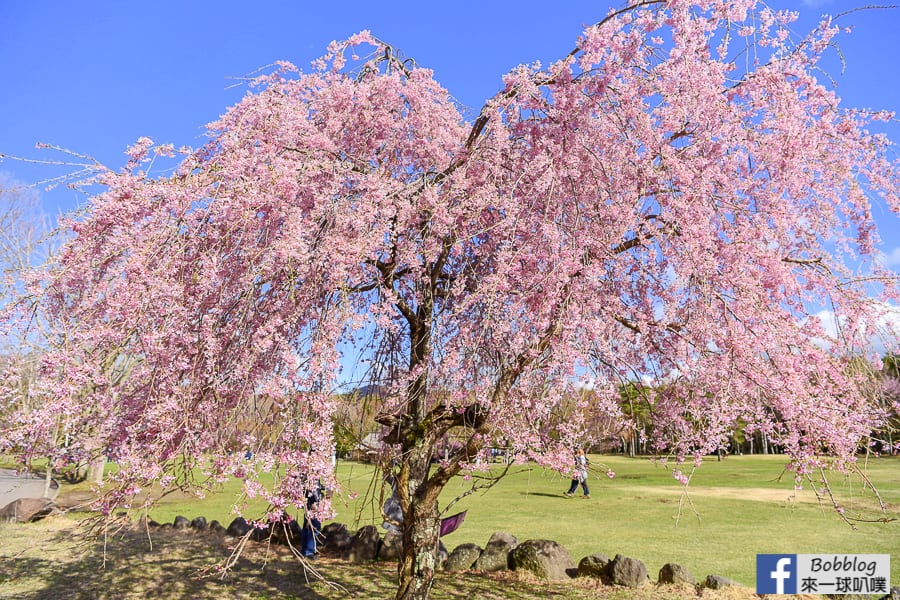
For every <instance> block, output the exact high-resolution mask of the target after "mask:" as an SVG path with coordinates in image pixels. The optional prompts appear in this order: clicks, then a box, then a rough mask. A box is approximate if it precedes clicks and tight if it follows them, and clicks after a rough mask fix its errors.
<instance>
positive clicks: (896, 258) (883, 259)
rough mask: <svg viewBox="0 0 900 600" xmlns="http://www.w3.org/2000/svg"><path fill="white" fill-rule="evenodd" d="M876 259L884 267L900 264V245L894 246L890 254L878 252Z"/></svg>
mask: <svg viewBox="0 0 900 600" xmlns="http://www.w3.org/2000/svg"><path fill="white" fill-rule="evenodd" d="M876 260H877V261H878V262H879V263H880V264H881V265H882V266H885V267H897V266H900V247H897V248H894V249H893V250H892V251H891V253H890V254H885V253H884V252H879V253H878V257H877V258H876Z"/></svg>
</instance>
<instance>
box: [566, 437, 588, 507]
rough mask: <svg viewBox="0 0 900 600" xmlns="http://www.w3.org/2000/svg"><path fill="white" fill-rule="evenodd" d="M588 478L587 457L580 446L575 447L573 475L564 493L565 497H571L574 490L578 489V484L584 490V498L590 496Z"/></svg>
mask: <svg viewBox="0 0 900 600" xmlns="http://www.w3.org/2000/svg"><path fill="white" fill-rule="evenodd" d="M587 478H588V459H587V456H585V455H584V450H582V449H581V448H576V449H575V471H574V476H573V477H572V485H570V486H569V491H568V492H566V493H565V494H564V495H565V496H566V497H567V498H571V497H572V496H574V495H575V490H576V489H578V485H579V484H581V489H582V490H584V496H583V497H584V498H590V497H591V491H590V490H589V489H588V484H587Z"/></svg>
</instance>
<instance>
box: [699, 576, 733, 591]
mask: <svg viewBox="0 0 900 600" xmlns="http://www.w3.org/2000/svg"><path fill="white" fill-rule="evenodd" d="M732 585H734V582H733V581H732V580H730V579H728V578H727V577H722V576H721V575H707V576H706V583H705V586H706V587H708V588H709V589H711V590H721V589H724V588H727V587H729V586H732Z"/></svg>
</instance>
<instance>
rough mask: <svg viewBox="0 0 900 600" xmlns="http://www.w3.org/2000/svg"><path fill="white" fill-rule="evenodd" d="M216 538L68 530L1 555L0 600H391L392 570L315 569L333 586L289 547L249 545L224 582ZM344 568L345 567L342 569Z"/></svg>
mask: <svg viewBox="0 0 900 600" xmlns="http://www.w3.org/2000/svg"><path fill="white" fill-rule="evenodd" d="M230 540H231V538H223V537H221V536H219V535H215V534H209V533H207V534H204V533H195V532H191V531H187V532H175V531H164V532H163V531H155V532H153V549H152V550H151V549H150V544H149V542H148V539H147V535H146V532H139V531H127V532H122V533H120V534H117V535H115V536H110V537H109V539H108V540H107V541H106V544H105V545H106V553H105V556H106V560H105V563H104V541H103V539H98V538H96V537H87V536H81V537H79V538H78V539H77V540H76V539H75V538H73V536H72V534H71V532H69V531H65V532H59V533H56V534H51V538H50V539H45V540H43V541H42V542H40V543H38V544H34V545H33V546H32V547H29V548H25V549H20V550H19V551H10V550H11V548H10V547H8V546H7V545H6V544H4V546H6V547H5V548H3V549H2V550H0V598H32V599H35V600H51V599H53V600H56V599H59V598H73V599H82V598H83V599H88V598H91V599H105V598H109V599H113V598H116V599H117V598H158V599H160V600H162V599H169V598H190V599H191V600H202V599H205V598H210V599H212V598H295V599H303V600H318V599H322V598H337V597H355V598H370V597H371V598H385V597H390V596H393V592H394V589H395V582H394V578H393V571H391V570H390V569H383V568H382V569H376V568H372V569H366V570H362V571H359V570H354V571H347V570H346V569H336V568H335V565H336V564H337V563H339V562H340V561H332V560H328V559H325V560H321V561H318V562H316V563H314V564H313V565H312V567H313V568H314V569H316V570H317V571H318V572H320V573H321V574H322V576H323V577H324V579H326V580H327V581H329V582H330V583H329V584H326V583H324V582H323V581H322V580H321V578H316V576H315V574H313V573H311V572H307V571H306V570H305V569H304V567H303V566H302V565H301V564H300V563H299V562H298V561H297V560H296V559H295V558H294V557H293V556H292V555H291V554H290V553H289V552H288V551H287V549H285V548H271V547H267V546H266V545H265V544H248V545H247V548H246V550H245V552H244V553H243V554H242V556H241V557H240V558H239V559H238V561H237V562H236V564H235V565H234V567H232V569H231V570H230V571H229V573H228V574H227V576H226V577H224V578H223V577H221V576H220V572H219V571H217V570H216V569H215V565H216V564H217V563H218V564H221V563H222V561H223V560H225V559H226V558H227V557H228V556H229V555H230V552H231V549H230V548H229V547H228V545H227V542H228V541H230ZM341 564H344V563H341Z"/></svg>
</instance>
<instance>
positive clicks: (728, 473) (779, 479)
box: [0, 456, 900, 598]
mask: <svg viewBox="0 0 900 600" xmlns="http://www.w3.org/2000/svg"><path fill="white" fill-rule="evenodd" d="M591 458H592V464H593V465H594V466H595V467H596V466H597V465H599V464H600V463H603V464H604V465H605V466H607V467H609V468H611V469H612V470H614V471H615V472H616V477H615V478H614V479H608V478H606V477H605V476H602V475H598V476H594V475H592V477H591V479H590V481H589V483H590V485H591V496H592V498H591V499H589V500H583V499H581V498H580V497H579V496H576V497H575V498H571V499H570V498H565V497H563V496H562V492H563V491H565V489H566V488H567V486H568V479H564V478H563V477H561V476H560V475H559V474H558V473H555V472H550V471H545V470H543V469H540V468H538V467H535V466H528V465H521V466H514V467H512V469H511V472H510V474H509V475H508V476H507V477H506V478H504V479H503V480H501V481H500V482H499V483H498V484H497V485H496V486H494V487H493V488H492V489H491V490H490V491H489V492H487V493H481V492H476V493H474V494H471V495H469V496H467V497H465V498H463V499H462V500H460V501H459V502H458V504H456V505H455V506H453V507H452V508H451V509H450V512H451V513H453V512H458V511H460V510H468V515H467V519H466V522H465V523H464V524H463V526H462V527H461V528H460V529H459V530H457V531H456V532H454V533H452V534H450V535H448V536H446V537H445V538H443V540H444V543H445V545H446V546H447V547H448V548H449V549H453V548H454V547H455V546H457V545H459V544H461V543H464V542H473V543H476V544H479V545H482V546H483V545H484V544H485V542H486V541H487V539H488V538H489V537H490V535H491V534H492V533H493V532H495V531H506V532H509V533H512V534H513V535H515V536H517V537H518V538H519V539H520V540H525V539H532V538H545V539H553V540H556V541H558V542H560V543H561V544H563V545H564V546H566V548H568V549H569V551H570V553H571V554H572V557H573V558H574V559H575V560H576V561H578V560H579V559H580V558H581V557H583V556H585V555H588V554H592V553H596V552H602V553H604V554H607V555H609V556H613V555H615V554H617V553H621V554H624V555H626V556H632V557H635V558H640V559H641V560H643V561H644V562H645V564H646V565H647V567H648V570H649V571H650V575H651V578H652V579H654V580H655V579H656V574H657V572H658V570H659V568H660V567H661V566H662V565H663V564H665V563H666V562H677V563H679V564H682V565H683V566H685V567H687V568H688V569H689V570H690V571H691V572H692V573H693V574H694V575H695V577H697V578H698V579H703V578H705V577H706V575H709V574H717V575H723V576H725V577H728V578H731V579H734V580H736V581H738V582H740V583H742V584H744V585H745V586H747V587H749V588H753V587H754V585H755V557H756V554H757V553H808V554H813V553H815V554H827V553H865V554H876V553H877V554H891V555H892V565H891V566H892V571H891V581H892V583H893V585H900V521H898V520H895V519H900V459H897V458H878V459H870V460H869V461H868V462H867V463H864V464H862V465H861V466H862V467H864V469H865V472H866V473H867V476H868V477H869V478H870V479H871V481H873V482H874V483H875V484H876V487H877V488H878V490H879V492H880V493H881V496H882V498H883V500H884V501H885V503H886V505H887V513H886V514H885V513H881V512H879V511H878V510H877V503H876V500H875V496H874V494H873V493H872V492H871V490H870V489H867V487H866V486H864V485H863V483H862V481H861V480H860V478H859V477H843V476H841V475H840V474H837V473H834V474H832V475H831V482H832V487H833V489H834V490H835V492H836V494H837V495H838V497H839V499H840V500H841V502H842V504H843V505H844V506H845V508H846V514H847V515H848V516H850V517H852V518H861V519H865V520H866V521H865V522H858V523H856V528H855V529H853V528H851V527H850V526H849V525H848V524H847V523H845V522H844V521H842V520H841V519H840V518H838V516H837V515H836V514H835V512H834V511H833V509H832V508H831V506H830V504H829V503H828V501H827V500H825V501H820V500H819V499H817V498H816V496H815V494H814V493H813V492H812V491H811V490H809V489H805V490H801V491H796V492H795V490H794V489H793V480H792V477H791V474H790V473H783V464H784V457H779V456H769V457H761V456H753V457H750V456H732V457H729V458H727V459H726V460H724V461H721V462H717V461H715V459H713V460H711V461H707V462H705V463H704V464H703V466H702V467H701V468H700V469H698V470H697V472H696V473H695V474H694V476H693V479H692V482H691V486H690V488H689V491H688V493H687V495H685V494H684V493H683V490H682V488H681V486H680V485H679V484H678V483H677V482H676V481H675V480H674V479H673V477H672V475H671V471H670V470H669V469H668V468H666V467H664V466H661V465H658V464H655V463H652V462H651V461H649V460H647V459H645V458H626V457H621V456H602V457H601V456H594V457H591ZM603 470H605V469H603ZM594 471H595V472H597V473H600V469H594ZM338 477H339V479H340V480H341V482H342V484H343V486H344V491H343V492H342V494H340V495H339V496H335V497H334V499H333V500H334V505H335V508H336V510H337V511H338V514H337V516H336V518H335V520H336V521H340V522H343V523H347V524H348V526H350V528H351V529H355V528H356V527H358V526H360V525H365V524H369V523H380V517H378V516H377V515H376V514H375V513H376V511H377V507H376V506H375V503H373V502H371V494H372V485H373V471H372V468H371V467H369V466H367V465H362V464H358V463H350V462H340V463H339V465H338ZM471 484H472V481H465V480H463V479H459V480H455V481H454V482H452V483H451V485H450V486H448V488H447V489H446V490H445V493H444V495H443V496H442V505H446V504H447V503H448V502H450V501H451V500H452V499H453V498H455V497H456V496H458V495H460V494H463V493H464V492H465V491H467V490H468V489H469V488H470V487H471ZM236 489H237V488H236V486H235V487H229V488H227V489H226V490H223V493H221V494H216V495H211V496H208V497H207V498H205V499H203V500H198V499H196V498H183V497H181V498H167V499H166V500H165V501H163V502H162V503H161V504H160V505H159V506H158V507H157V508H156V509H154V510H153V511H151V513H150V516H151V517H152V518H153V519H155V520H157V521H160V522H165V521H171V520H172V519H173V518H174V517H175V516H176V515H184V516H186V517H188V518H193V517H194V516H198V515H203V516H205V517H206V518H207V519H218V520H219V521H221V522H222V523H224V524H226V525H227V523H228V522H229V521H230V520H231V519H232V518H233V516H234V515H233V514H232V513H231V504H232V501H233V497H234V491H235V490H236ZM63 493H65V490H64V492H63ZM579 495H580V491H579ZM351 497H354V499H353V500H350V499H349V498H351ZM254 508H255V509H261V508H262V507H259V506H257V507H252V506H251V509H254ZM679 515H680V516H679ZM879 519H881V520H882V521H881V522H878V520H879ZM870 521H871V522H870ZM3 534H4V532H0V540H3V539H5V538H4V536H3ZM2 545H3V542H2V541H0V546H2ZM3 554H4V553H3V552H2V551H0V557H2V556H3ZM373 577H374V576H373V575H371V574H370V575H363V576H362V579H364V580H372V581H375V579H373ZM386 577H387V579H386V583H385V585H387V586H388V587H389V586H390V577H391V575H390V570H389V569H388V575H387V576H386ZM479 585H480V584H479ZM503 586H507V587H509V588H510V590H512V589H513V588H515V587H516V584H515V583H514V582H513V583H510V582H506V583H504V584H503ZM525 587H526V588H527V587H528V586H527V585H526V586H525ZM582 591H584V590H582ZM579 593H580V592H578V593H576V595H574V596H570V595H563V596H561V597H600V596H592V595H578V594H579ZM371 594H374V595H371ZM380 594H382V592H376V591H371V593H365V594H363V596H364V597H381V596H380ZM510 594H511V595H508V596H499V597H516V598H526V597H529V596H523V595H515V594H513V592H512V591H511V592H510ZM554 594H555V593H554ZM585 594H587V592H585ZM195 595H196V594H195ZM475 596H476V597H478V595H477V594H476V595H475ZM0 597H3V585H2V584H0ZM198 597H200V596H198ZM235 597H237V596H235ZM249 597H260V598H265V597H269V596H267V595H266V594H265V593H262V594H261V595H258V596H249ZM297 597H305V596H297ZM312 597H332V596H329V595H327V594H325V595H324V596H323V595H319V596H312ZM335 597H336V596H335ZM448 597H453V596H448ZM460 597H465V596H460ZM537 597H540V596H537ZM603 597H606V596H603ZM626 597H627V596H626Z"/></svg>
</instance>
